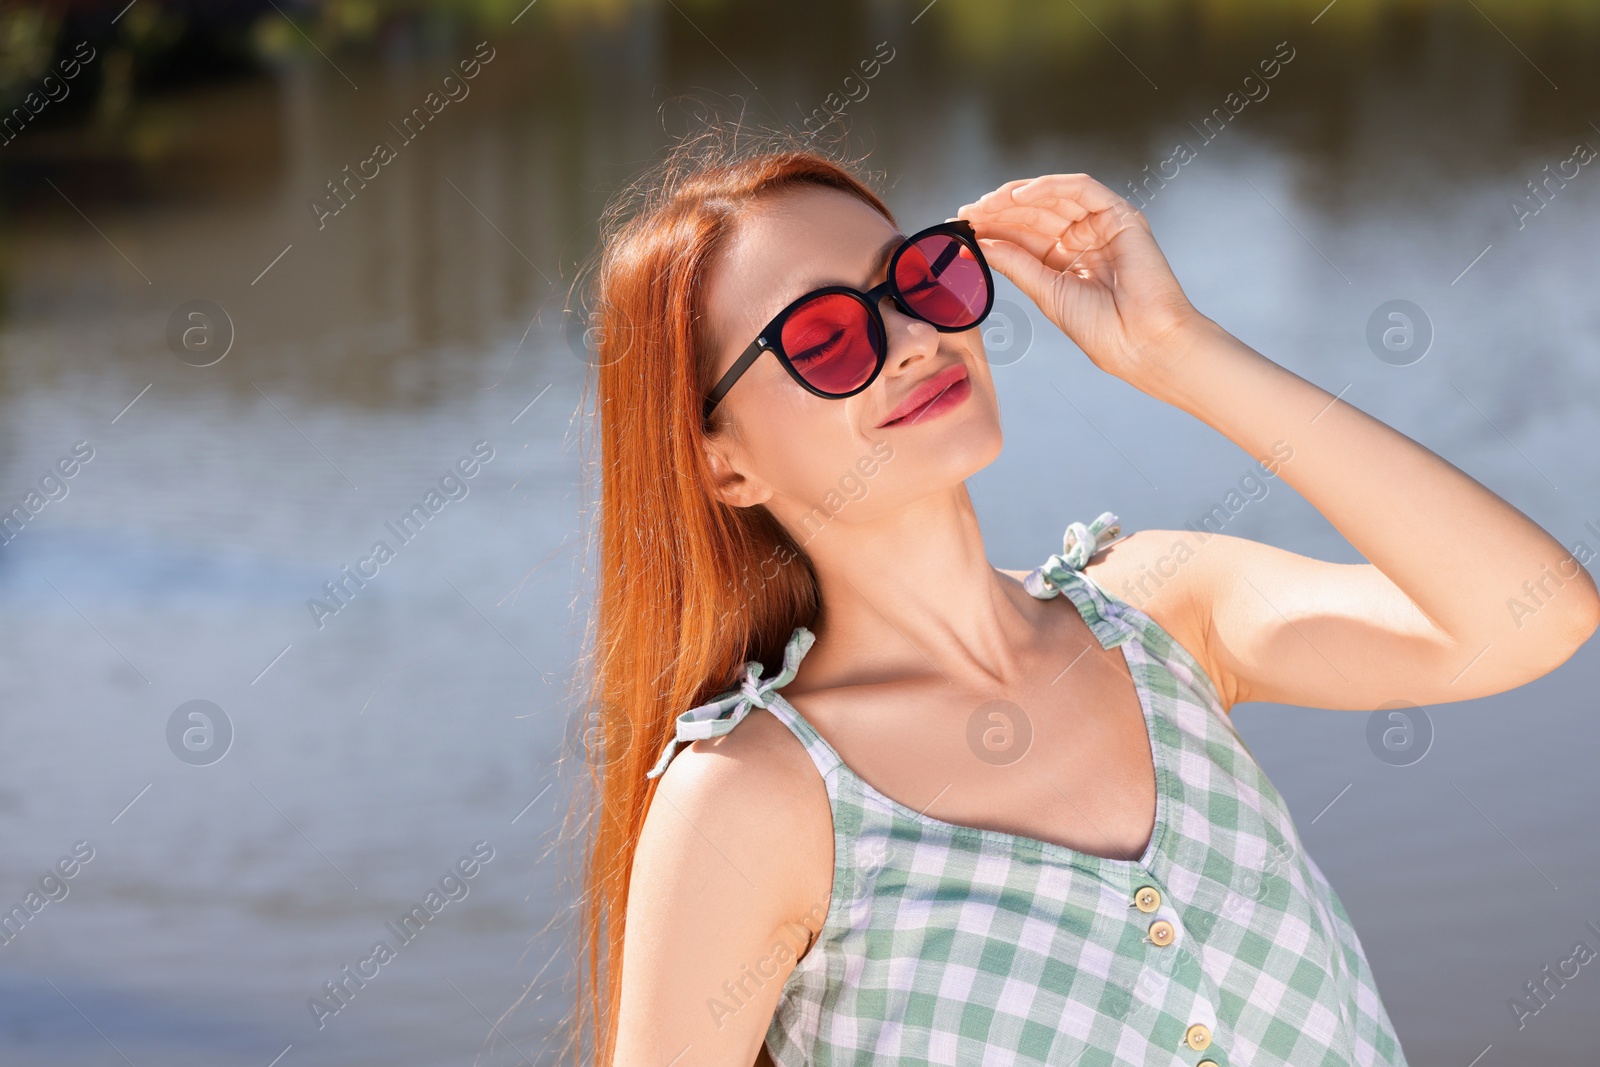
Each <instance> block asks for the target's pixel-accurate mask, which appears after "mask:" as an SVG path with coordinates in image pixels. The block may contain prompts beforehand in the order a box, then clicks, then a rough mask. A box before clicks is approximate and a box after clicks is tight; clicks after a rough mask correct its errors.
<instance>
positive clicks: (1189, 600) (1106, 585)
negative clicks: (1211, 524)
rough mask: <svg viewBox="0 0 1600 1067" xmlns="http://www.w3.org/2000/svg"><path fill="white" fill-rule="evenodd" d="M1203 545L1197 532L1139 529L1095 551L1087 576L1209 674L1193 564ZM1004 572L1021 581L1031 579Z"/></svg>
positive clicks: (1201, 587) (1199, 582) (1205, 612)
mask: <svg viewBox="0 0 1600 1067" xmlns="http://www.w3.org/2000/svg"><path fill="white" fill-rule="evenodd" d="M1219 536H1220V535H1219ZM1204 547H1205V540H1204V539H1203V538H1202V537H1201V536H1200V535H1199V534H1197V533H1195V532H1194V531H1193V530H1135V531H1134V532H1132V533H1129V534H1124V535H1123V536H1121V537H1119V538H1117V539H1116V540H1115V541H1112V542H1111V543H1110V544H1107V545H1105V546H1104V547H1102V548H1100V549H1099V550H1098V551H1096V552H1095V553H1094V555H1092V556H1090V557H1089V559H1088V561H1087V562H1086V563H1085V564H1084V566H1083V573H1084V574H1085V575H1087V576H1088V577H1089V578H1091V579H1093V581H1094V584H1095V585H1097V586H1098V587H1099V588H1100V590H1101V591H1102V592H1104V593H1105V594H1107V595H1108V596H1110V597H1112V598H1114V599H1116V600H1120V601H1122V602H1123V603H1125V604H1129V605H1131V606H1133V607H1135V608H1137V609H1138V610H1139V611H1141V612H1143V613H1144V614H1146V615H1148V616H1149V617H1150V618H1151V619H1153V620H1154V621H1155V623H1156V625H1157V626H1160V627H1161V628H1162V629H1163V630H1165V631H1166V632H1167V633H1168V634H1170V635H1171V636H1172V638H1173V640H1175V641H1177V642H1178V643H1179V644H1181V645H1182V646H1183V647H1184V648H1185V649H1186V650H1187V651H1188V652H1189V653H1190V655H1192V656H1193V657H1195V659H1196V661H1197V662H1199V663H1201V664H1204V665H1206V667H1207V670H1208V673H1209V671H1210V664H1209V663H1208V661H1207V660H1206V658H1205V657H1204V653H1205V648H1206V641H1205V638H1206V623H1207V620H1208V619H1209V605H1208V604H1207V603H1206V597H1205V589H1206V585H1205V581H1204V580H1203V577H1204V571H1203V570H1202V568H1200V567H1197V566H1193V565H1191V564H1192V561H1194V560H1195V559H1196V558H1197V557H1198V556H1199V555H1200V553H1201V552H1202V551H1203V550H1204ZM1002 573H1004V574H1007V575H1010V576H1012V577H1015V578H1017V579H1019V580H1021V579H1022V578H1024V577H1025V576H1026V575H1027V572H1026V571H1003V572H1002Z"/></svg>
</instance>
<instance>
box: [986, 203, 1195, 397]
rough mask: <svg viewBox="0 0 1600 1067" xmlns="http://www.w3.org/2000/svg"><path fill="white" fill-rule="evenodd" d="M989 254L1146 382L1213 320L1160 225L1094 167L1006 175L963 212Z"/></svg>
mask: <svg viewBox="0 0 1600 1067" xmlns="http://www.w3.org/2000/svg"><path fill="white" fill-rule="evenodd" d="M957 217H958V218H962V219H966V220H967V221H969V222H971V223H972V224H973V228H974V229H975V230H976V231H977V234H978V241H979V244H980V245H981V246H982V248H983V254H984V256H985V257H986V258H987V259H988V260H989V263H990V264H991V265H992V266H993V267H994V268H995V269H996V270H998V271H1000V273H1002V274H1004V275H1005V276H1006V277H1007V278H1010V279H1011V280H1012V281H1013V282H1014V283H1016V286H1017V287H1018V288H1019V289H1021V290H1022V291H1023V292H1024V293H1026V294H1027V295H1028V296H1029V298H1030V299H1032V300H1033V302H1034V303H1036V304H1038V305H1039V308H1040V310H1042V311H1043V312H1044V313H1045V314H1046V315H1047V316H1049V318H1050V321H1051V322H1053V323H1055V324H1056V325H1057V326H1058V327H1060V328H1061V331H1062V332H1063V333H1065V334H1066V335H1067V336H1068V337H1070V338H1072V340H1073V342H1074V343H1076V344H1077V346H1078V347H1079V348H1081V349H1083V351H1084V353H1085V354H1086V355H1087V356H1088V357H1089V359H1090V360H1091V361H1093V363H1094V365H1095V366H1097V367H1099V368H1100V369H1101V370H1103V371H1106V372H1108V373H1110V374H1114V375H1116V376H1117V377H1119V378H1121V379H1123V380H1124V381H1126V382H1128V383H1129V384H1131V385H1134V386H1136V387H1141V388H1143V387H1144V386H1145V384H1146V383H1148V382H1151V381H1152V380H1153V378H1152V376H1153V375H1157V374H1159V373H1160V372H1161V370H1162V369H1163V367H1164V366H1166V365H1167V364H1168V363H1169V362H1170V361H1171V360H1172V359H1175V358H1177V357H1178V356H1180V355H1181V353H1182V350H1183V348H1184V347H1185V346H1186V344H1187V342H1188V339H1189V337H1190V336H1191V335H1192V334H1194V333H1195V332H1196V330H1197V329H1198V327H1199V326H1201V325H1202V324H1205V323H1207V322H1208V320H1206V319H1205V318H1204V317H1203V316H1202V315H1200V313H1199V312H1197V311H1196V310H1195V309H1194V305H1192V304H1190V303H1189V298H1188V297H1187V296H1185V295H1184V293H1183V289H1182V288H1181V287H1180V286H1179V285H1178V280H1177V278H1175V277H1174V276H1173V274H1172V268H1171V267H1169V266H1168V265H1167V260H1166V257H1165V256H1163V255H1162V254H1161V249H1159V248H1158V247H1156V242H1155V238H1154V237H1153V236H1151V233H1150V224H1149V223H1148V222H1146V221H1145V217H1144V216H1143V215H1142V214H1140V213H1139V212H1138V211H1136V210H1135V209H1134V207H1133V205H1131V204H1129V203H1128V202H1127V201H1126V200H1124V199H1122V197H1120V196H1118V195H1116V194H1115V193H1113V192H1112V191H1111V190H1110V189H1107V188H1106V187H1105V186H1104V185H1101V184H1100V183H1099V182H1097V181H1095V180H1094V179H1093V178H1091V177H1089V176H1088V175H1087V174H1046V175H1042V176H1040V177H1037V178H1022V179H1018V180H1016V181H1009V182H1006V183H1005V184H1004V185H1002V186H1000V187H999V188H998V189H996V190H994V191H993V192H991V193H986V194H984V195H983V196H982V197H981V198H980V199H979V200H978V201H977V202H976V203H973V204H967V205H965V206H964V207H962V208H961V210H960V211H959V212H957Z"/></svg>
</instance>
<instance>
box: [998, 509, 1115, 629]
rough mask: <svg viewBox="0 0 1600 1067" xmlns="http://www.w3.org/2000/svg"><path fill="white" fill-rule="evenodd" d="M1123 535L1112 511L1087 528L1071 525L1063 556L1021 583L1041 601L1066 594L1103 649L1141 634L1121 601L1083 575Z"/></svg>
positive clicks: (1036, 570) (1031, 573)
mask: <svg viewBox="0 0 1600 1067" xmlns="http://www.w3.org/2000/svg"><path fill="white" fill-rule="evenodd" d="M1121 534H1122V523H1120V522H1119V521H1118V520H1117V517H1116V515H1114V514H1112V513H1111V512H1109V511H1102V512H1101V513H1100V515H1099V517H1097V518H1096V519H1095V520H1094V521H1093V522H1091V523H1089V524H1088V525H1087V526H1085V525H1084V524H1083V523H1081V522H1074V523H1070V524H1068V526H1067V532H1066V533H1065V534H1064V535H1063V536H1062V538H1061V552H1060V553H1059V554H1057V555H1054V556H1051V557H1050V558H1049V559H1047V560H1045V561H1044V562H1043V563H1042V564H1040V565H1039V566H1037V567H1035V568H1034V569H1033V570H1032V571H1031V572H1029V574H1028V576H1027V577H1026V578H1024V579H1023V581H1022V587H1023V588H1024V589H1026V590H1027V591H1028V594H1029V595H1030V596H1034V597H1037V598H1038V599H1040V600H1049V599H1051V598H1052V597H1056V596H1059V595H1061V594H1062V593H1065V594H1067V596H1068V598H1070V599H1071V600H1072V603H1073V606H1074V607H1076V608H1077V609H1078V614H1079V615H1081V616H1083V621H1084V622H1085V623H1086V624H1088V627H1089V629H1090V630H1091V631H1092V632H1093V633H1094V635H1095V637H1096V638H1097V639H1098V640H1099V641H1100V645H1101V647H1103V648H1115V647H1116V646H1118V645H1120V644H1122V643H1123V642H1124V641H1126V640H1128V638H1130V637H1137V636H1138V634H1139V630H1138V627H1137V626H1135V625H1134V624H1133V623H1132V622H1131V621H1130V620H1128V619H1127V618H1126V617H1124V615H1123V613H1122V610H1121V608H1120V606H1119V603H1118V601H1116V599H1115V598H1113V597H1111V596H1110V595H1109V594H1107V593H1106V592H1105V591H1104V590H1103V589H1101V588H1100V586H1099V585H1098V584H1097V583H1096V582H1095V581H1094V580H1093V579H1092V578H1090V577H1089V576H1088V575H1087V574H1084V573H1083V567H1084V565H1085V564H1086V563H1088V562H1089V557H1091V556H1093V555H1094V554H1095V553H1096V552H1098V551H1099V550H1100V549H1102V548H1104V547H1105V546H1106V545H1109V544H1111V543H1112V542H1113V541H1116V540H1118V539H1119V538H1120V536H1121Z"/></svg>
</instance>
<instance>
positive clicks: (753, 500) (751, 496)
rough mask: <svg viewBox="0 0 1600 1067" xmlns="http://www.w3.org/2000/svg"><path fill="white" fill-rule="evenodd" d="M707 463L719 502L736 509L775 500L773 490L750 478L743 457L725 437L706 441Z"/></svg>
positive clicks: (712, 485)
mask: <svg viewBox="0 0 1600 1067" xmlns="http://www.w3.org/2000/svg"><path fill="white" fill-rule="evenodd" d="M705 450H706V462H707V464H708V465H709V466H710V468H711V489H712V492H714V493H716V494H717V499H719V500H721V501H722V502H723V503H724V504H727V505H728V506H729V507H734V508H748V507H754V506H755V505H757V504H764V503H766V502H767V501H768V500H770V499H771V498H772V487H771V486H769V485H767V484H766V483H765V482H762V481H760V480H758V479H755V478H752V477H750V476H749V475H746V474H745V473H744V472H743V471H742V470H741V469H740V468H741V467H742V466H743V459H744V457H743V455H742V454H741V451H740V450H739V449H738V448H737V446H736V445H734V443H733V442H731V441H729V440H727V439H726V438H725V437H721V438H717V439H714V438H711V437H707V438H705Z"/></svg>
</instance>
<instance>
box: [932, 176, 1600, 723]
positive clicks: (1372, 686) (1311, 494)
mask: <svg viewBox="0 0 1600 1067" xmlns="http://www.w3.org/2000/svg"><path fill="white" fill-rule="evenodd" d="M962 216H963V217H966V218H969V219H971V220H972V221H973V222H974V224H975V225H976V227H977V230H978V234H979V236H980V238H988V240H984V241H983V247H984V251H985V254H986V255H988V256H989V258H990V260H991V262H993V263H994V265H995V266H996V268H997V269H999V270H1000V271H1001V272H1002V273H1005V274H1006V275H1007V276H1008V277H1010V278H1011V279H1012V280H1013V281H1015V282H1016V283H1017V284H1018V286H1019V287H1021V288H1022V289H1023V291H1024V292H1026V293H1028V295H1029V296H1030V297H1032V298H1033V299H1034V300H1035V301H1036V302H1037V303H1039V306H1040V307H1041V309H1042V310H1044V311H1045V313H1046V314H1047V315H1049V316H1050V318H1051V319H1052V321H1054V322H1055V323H1056V324H1057V325H1058V326H1060V327H1061V328H1062V329H1063V330H1064V331H1065V332H1066V333H1067V334H1068V336H1070V337H1072V339H1073V340H1074V341H1075V342H1077V344H1078V345H1079V347H1081V348H1082V349H1083V350H1084V352H1085V354H1087V355H1088V356H1089V358H1090V360H1091V361H1093V362H1094V363H1095V365H1096V366H1099V367H1101V369H1103V370H1106V371H1108V372H1110V373H1112V374H1116V375H1117V376H1118V377H1121V378H1123V379H1124V380H1125V381H1127V382H1129V383H1130V384H1132V385H1134V386H1135V387H1137V388H1139V389H1141V390H1143V391H1145V392H1147V393H1149V394H1150V395H1152V396H1155V397H1157V398H1158V399H1161V400H1164V401H1166V402H1168V403H1171V404H1173V405H1175V406H1177V407H1180V408H1182V409H1183V410H1185V411H1187V412H1189V413H1190V414H1192V415H1194V416H1195V417H1196V418H1199V419H1201V420H1202V421H1204V422H1205V423H1207V424H1208V425H1210V426H1212V427H1213V428H1215V429H1216V430H1218V431H1219V432H1220V433H1222V434H1224V435H1225V436H1227V437H1228V438H1229V439H1230V440H1232V441H1233V442H1234V443H1235V444H1237V445H1238V446H1239V447H1240V448H1243V449H1244V450H1245V451H1247V452H1248V453H1250V454H1251V455H1253V456H1256V457H1258V458H1261V459H1262V460H1264V461H1270V462H1272V463H1273V464H1274V467H1275V469H1276V473H1277V475H1278V476H1279V477H1281V478H1283V480H1284V481H1286V482H1288V483H1289V484H1290V485H1292V486H1293V487H1294V488H1295V489H1296V490H1297V491H1298V492H1299V493H1300V494H1301V495H1302V496H1304V497H1305V498H1306V499H1307V500H1308V501H1310V503H1311V504H1312V505H1313V506H1314V507H1316V508H1317V509H1318V510H1319V511H1320V512H1322V514H1323V515H1324V516H1326V517H1327V519H1328V521H1329V522H1331V523H1332V524H1333V525H1334V527H1335V528H1336V529H1338V530H1339V532H1340V533H1342V534H1343V535H1344V536H1345V538H1346V539H1347V540H1349V542H1350V543H1351V544H1352V545H1353V546H1355V548H1356V550H1357V551H1359V552H1360V553H1361V554H1362V555H1363V556H1365V557H1366V558H1367V559H1368V560H1369V561H1371V562H1370V564H1366V565H1349V564H1333V563H1326V562H1322V561H1319V560H1313V559H1309V558H1307V557H1304V556H1299V555H1296V554H1294V553H1290V552H1285V551H1283V550H1281V549H1276V548H1273V547H1271V546H1268V545H1261V544H1258V543H1256V542H1252V541H1248V540H1244V539H1241V538H1236V537H1226V536H1223V535H1212V536H1209V537H1205V538H1203V539H1202V537H1201V535H1199V534H1189V535H1187V540H1188V545H1189V549H1190V551H1188V552H1186V553H1184V555H1185V557H1186V558H1185V561H1184V562H1182V563H1181V564H1178V565H1176V566H1175V567H1174V566H1173V565H1171V564H1169V566H1168V569H1170V570H1173V571H1174V573H1173V576H1172V578H1171V579H1170V580H1169V581H1168V583H1167V586H1165V587H1163V589H1162V591H1161V593H1160V595H1161V596H1163V597H1168V598H1169V602H1176V605H1177V606H1176V607H1175V608H1173V609H1170V610H1173V611H1175V612H1176V614H1178V615H1181V616H1187V617H1190V618H1192V619H1194V620H1195V627H1196V631H1197V634H1196V640H1197V643H1198V644H1199V645H1200V646H1201V648H1202V652H1201V653H1199V654H1197V658H1199V659H1200V660H1201V663H1202V665H1204V666H1205V667H1206V668H1207V669H1208V670H1209V671H1211V672H1212V676H1213V680H1214V681H1216V682H1217V683H1218V688H1219V689H1220V690H1223V691H1224V693H1225V694H1226V695H1227V698H1228V700H1229V702H1230V703H1232V702H1235V701H1244V700H1271V701H1278V702H1282V703H1288V704H1302V705H1307V706H1312V707H1324V708H1360V709H1371V708H1374V707H1377V706H1378V705H1379V704H1381V703H1383V702H1385V701H1389V700H1397V699H1398V700H1409V701H1412V702H1414V703H1417V704H1427V703H1442V702H1449V701H1454V700H1464V699H1468V698H1471V697H1476V696H1482V695H1485V694H1488V693H1496V692H1501V691H1503V690H1506V689H1510V688H1513V687H1515V686H1517V685H1521V684H1523V683H1525V682H1528V681H1531V680H1532V679H1534V678H1537V677H1539V676H1541V675H1543V674H1545V673H1548V672H1549V671H1551V670H1553V669H1554V668H1555V667H1557V666H1559V665H1560V664H1561V663H1563V662H1565V661H1566V659H1567V658H1568V657H1569V656H1570V655H1571V654H1572V652H1573V651H1574V650H1575V649H1577V648H1578V646H1579V645H1581V644H1582V643H1583V642H1584V641H1585V640H1586V639H1587V638H1588V636H1589V635H1590V634H1591V633H1593V631H1594V629H1595V627H1596V625H1597V624H1600V595H1597V593H1596V589H1595V583H1594V581H1593V579H1592V578H1590V576H1589V574H1588V572H1587V571H1586V570H1585V569H1584V568H1583V567H1582V566H1580V565H1579V564H1578V563H1577V561H1575V560H1574V559H1573V558H1572V556H1571V554H1570V553H1569V552H1568V551H1567V550H1566V549H1565V548H1564V547H1563V546H1562V545H1561V544H1560V542H1558V541H1557V540H1556V539H1555V538H1553V537H1552V536H1550V534H1548V533H1546V532H1545V531H1544V530H1543V529H1541V528H1540V527H1539V526H1538V524H1536V523H1535V522H1533V520H1531V519H1529V518H1528V517H1527V516H1526V515H1524V514H1522V512H1520V511H1518V510H1517V509H1516V508H1514V507H1512V506H1511V505H1510V504H1508V503H1507V502H1506V501H1504V500H1502V499H1501V498H1500V497H1499V496H1497V495H1496V494H1495V493H1493V492H1491V491H1490V490H1489V489H1487V488H1485V487H1484V486H1483V485H1481V484H1479V483H1478V482H1477V481H1475V480H1474V479H1472V478H1471V477H1469V476H1468V475H1467V474H1465V473H1463V472H1462V471H1460V470H1459V469H1457V468H1456V467H1454V466H1453V465H1451V464H1450V463H1448V462H1447V461H1445V460H1444V459H1442V458H1441V457H1439V456H1438V455H1436V454H1434V453H1433V452H1431V451H1429V450H1428V449H1427V448H1424V447H1423V446H1422V445H1419V444H1418V443H1416V442H1415V441H1413V440H1411V439H1410V438H1408V437H1406V436H1405V435H1404V434H1402V433H1400V432H1398V431H1396V430H1394V429H1392V428H1390V427H1389V426H1386V425H1385V424H1384V423H1382V422H1380V421H1378V420H1377V419H1374V418H1372V417H1371V416H1370V415H1367V414H1366V413H1364V412H1362V411H1360V410H1359V409H1357V408H1355V407H1353V406H1352V405H1350V404H1348V403H1346V402H1345V401H1343V400H1339V399H1337V398H1336V397H1335V396H1334V395H1333V394H1331V393H1329V392H1327V391H1326V390H1324V389H1321V388H1319V387H1318V386H1315V385H1313V384H1311V383H1310V382H1308V381H1306V380H1305V379H1303V378H1301V377H1299V376H1298V375H1296V374H1294V373H1293V372H1291V371H1289V370H1286V369H1284V368H1283V367H1280V366H1279V365H1277V364H1276V363H1273V362H1272V361H1271V360H1269V359H1267V358H1266V357H1264V356H1262V355H1261V354H1259V353H1257V352H1255V351H1254V350H1253V349H1251V348H1249V347H1248V346H1246V345H1245V344H1243V343H1242V342H1240V341H1239V340H1237V339H1236V338H1234V337H1232V336H1231V335H1230V334H1228V333H1227V332H1226V331H1225V330H1223V329H1222V328H1221V327H1219V326H1217V325H1216V324H1215V323H1214V322H1212V321H1210V320H1209V319H1207V318H1205V317H1204V316H1202V315H1200V314H1199V312H1197V311H1195V309H1194V308H1193V306H1192V305H1190V304H1189V303H1188V300H1187V298H1186V297H1184V295H1183V293H1182V290H1181V288H1179V286H1178V284H1177V281H1176V279H1174V278H1173V277H1172V273H1171V270H1170V268H1169V267H1168V266H1167V263H1166V260H1165V258H1164V257H1163V256H1162V255H1161V252H1160V250H1159V249H1158V248H1157V247H1156V244H1155V240H1154V238H1153V237H1152V236H1151V235H1150V230H1149V225H1148V223H1147V222H1146V221H1145V219H1144V217H1143V216H1142V215H1141V214H1139V212H1137V211H1135V210H1134V209H1133V208H1132V207H1131V206H1130V205H1129V204H1127V202H1126V201H1124V200H1122V199H1121V198H1120V197H1117V196H1116V195H1115V194H1113V193H1111V192H1110V191H1109V190H1107V189H1106V188H1105V187H1104V186H1102V185H1100V184H1099V183H1098V182H1095V181H1093V179H1090V178H1088V177H1087V176H1085V175H1049V176H1046V177H1041V178H1035V179H1032V180H1031V181H1027V182H1013V183H1007V185H1005V186H1002V187H1001V188H1000V189H998V190H996V191H995V192H993V193H990V194H988V196H986V197H984V198H983V199H982V200H980V201H979V202H978V203H977V204H974V205H968V206H967V207H965V208H963V209H962ZM1285 445H1286V446H1287V448H1288V449H1290V450H1292V457H1291V458H1290V459H1289V460H1287V461H1279V460H1278V459H1275V458H1274V457H1275V456H1276V457H1281V456H1282V454H1283V452H1284V450H1285V449H1284V446H1285ZM1146 544H1147V545H1148V546H1150V547H1151V548H1152V549H1154V550H1158V549H1159V546H1156V545H1155V544H1154V541H1152V540H1151V539H1148V538H1147V539H1146ZM1115 591H1116V590H1115V589H1113V592H1115ZM1519 604H1520V607H1518V605H1519ZM1191 651H1193V649H1191Z"/></svg>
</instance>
